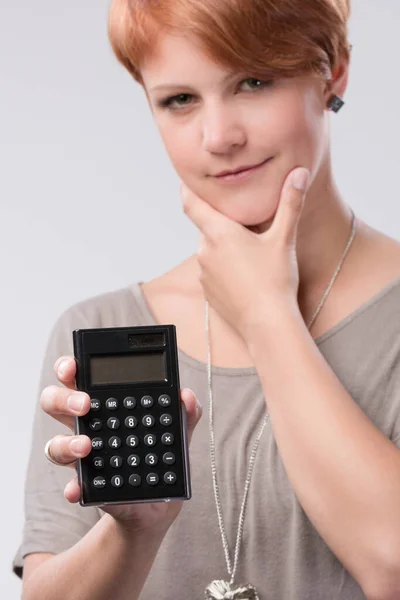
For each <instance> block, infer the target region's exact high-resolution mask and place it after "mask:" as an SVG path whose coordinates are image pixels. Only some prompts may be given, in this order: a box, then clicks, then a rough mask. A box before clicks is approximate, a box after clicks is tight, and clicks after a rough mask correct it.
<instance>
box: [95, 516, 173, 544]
mask: <svg viewBox="0 0 400 600" xmlns="http://www.w3.org/2000/svg"><path fill="white" fill-rule="evenodd" d="M103 519H105V521H106V524H107V525H108V526H109V527H111V528H112V529H113V530H114V531H116V532H117V533H118V535H119V536H120V537H121V538H122V539H124V540H125V541H126V542H127V543H128V544H134V545H137V543H138V542H139V543H142V542H146V543H152V542H154V543H155V544H156V545H160V544H161V542H162V541H163V539H164V537H165V535H166V533H167V531H168V529H169V528H170V526H171V525H172V523H169V522H166V521H163V522H162V523H157V524H154V525H148V526H142V525H140V524H138V522H137V521H135V520H133V519H132V520H128V519H126V520H124V519H118V518H116V517H114V516H112V515H110V514H109V513H106V512H105V513H104V516H103Z"/></svg>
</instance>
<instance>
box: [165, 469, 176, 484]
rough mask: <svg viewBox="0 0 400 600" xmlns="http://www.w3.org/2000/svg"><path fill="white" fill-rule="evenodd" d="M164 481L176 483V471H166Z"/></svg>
mask: <svg viewBox="0 0 400 600" xmlns="http://www.w3.org/2000/svg"><path fill="white" fill-rule="evenodd" d="M164 481H165V483H168V484H169V485H172V484H173V483H175V481H176V475H175V473H173V472H172V471H168V473H165V475H164Z"/></svg>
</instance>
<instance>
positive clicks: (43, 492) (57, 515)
mask: <svg viewBox="0 0 400 600" xmlns="http://www.w3.org/2000/svg"><path fill="white" fill-rule="evenodd" d="M91 326H94V325H93V324H89V323H88V319H87V316H85V315H84V313H83V312H80V311H79V310H78V309H77V308H76V307H71V308H69V309H68V310H66V311H65V312H64V313H63V314H62V315H61V316H60V317H59V318H58V320H57V321H56V323H55V325H54V326H53V329H52V331H51V333H50V336H49V339H48V342H47V348H46V352H45V356H44V361H43V364H42V370H41V375H40V383H39V389H38V393H37V400H36V406H35V411H34V420H33V425H32V431H31V447H30V454H29V460H28V464H27V470H26V474H25V487H24V517H25V519H24V523H23V528H22V536H21V542H20V545H19V547H18V549H17V551H16V553H15V555H14V558H13V561H12V569H13V572H14V573H15V574H16V575H17V576H18V577H20V578H22V573H23V559H24V557H25V556H26V555H27V554H30V553H32V552H52V553H54V554H58V553H59V552H62V551H64V550H67V549H68V548H70V547H71V546H73V545H74V544H76V543H77V542H78V541H79V540H80V539H81V538H82V537H83V536H84V535H85V534H86V533H87V532H88V531H89V530H90V529H91V528H92V527H93V525H95V524H96V522H97V521H98V520H99V519H100V518H101V516H102V514H103V513H102V512H101V511H100V509H99V508H97V507H82V506H81V505H80V504H79V502H78V503H76V504H72V503H70V502H68V500H67V499H66V498H65V497H64V488H65V486H66V484H67V483H68V481H70V480H71V479H72V477H73V476H74V471H73V470H72V469H70V468H66V467H59V466H57V465H54V464H53V463H51V462H50V461H48V460H47V458H46V457H45V455H44V447H45V445H46V442H47V441H48V440H49V439H51V438H53V437H54V436H55V435H57V434H68V435H71V434H72V433H73V432H72V431H71V430H70V429H69V428H68V427H67V426H66V425H63V424H62V423H59V422H58V421H57V420H56V419H54V418H52V417H50V416H49V415H48V414H47V413H45V412H44V411H43V409H42V408H41V406H40V402H39V398H40V394H41V392H42V390H43V389H44V388H45V387H47V386H49V385H53V384H55V385H62V384H61V383H60V381H59V380H58V379H57V376H56V374H55V372H54V370H53V366H54V363H55V362H56V360H57V359H58V358H59V357H60V356H61V355H73V341H72V331H73V330H74V329H78V328H85V327H91Z"/></svg>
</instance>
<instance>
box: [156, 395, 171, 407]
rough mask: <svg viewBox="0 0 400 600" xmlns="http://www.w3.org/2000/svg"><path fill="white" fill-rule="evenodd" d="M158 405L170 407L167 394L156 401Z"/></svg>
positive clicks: (169, 399)
mask: <svg viewBox="0 0 400 600" xmlns="http://www.w3.org/2000/svg"><path fill="white" fill-rule="evenodd" d="M158 404H159V405H160V406H170V404H171V398H170V397H169V396H168V394H161V396H160V397H159V399H158Z"/></svg>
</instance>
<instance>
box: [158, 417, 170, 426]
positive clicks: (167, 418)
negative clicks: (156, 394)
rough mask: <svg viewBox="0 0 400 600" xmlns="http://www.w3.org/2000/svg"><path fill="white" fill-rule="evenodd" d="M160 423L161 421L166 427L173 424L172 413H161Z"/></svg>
mask: <svg viewBox="0 0 400 600" xmlns="http://www.w3.org/2000/svg"><path fill="white" fill-rule="evenodd" d="M160 423H161V425H164V426H165V427H168V426H169V425H171V423H172V417H171V415H168V414H164V415H161V417H160Z"/></svg>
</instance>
